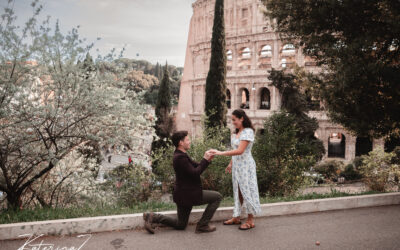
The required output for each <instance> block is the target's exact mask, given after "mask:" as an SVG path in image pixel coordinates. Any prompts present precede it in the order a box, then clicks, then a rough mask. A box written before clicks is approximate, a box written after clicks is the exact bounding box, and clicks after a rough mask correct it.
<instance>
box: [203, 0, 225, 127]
mask: <svg viewBox="0 0 400 250" xmlns="http://www.w3.org/2000/svg"><path fill="white" fill-rule="evenodd" d="M205 92H206V97H205V114H206V116H207V117H209V119H208V123H207V124H206V127H224V126H226V112H227V105H226V52H225V20H224V1H223V0H216V1H215V10H214V26H213V33H212V38H211V59H210V69H209V71H208V75H207V79H206V91H205Z"/></svg>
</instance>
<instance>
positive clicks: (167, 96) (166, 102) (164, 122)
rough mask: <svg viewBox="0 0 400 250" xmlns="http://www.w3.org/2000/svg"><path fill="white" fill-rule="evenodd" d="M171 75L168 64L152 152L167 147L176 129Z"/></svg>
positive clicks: (162, 85) (159, 95) (161, 91)
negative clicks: (172, 111) (172, 112)
mask: <svg viewBox="0 0 400 250" xmlns="http://www.w3.org/2000/svg"><path fill="white" fill-rule="evenodd" d="M170 85H171V82H170V77H169V72H168V67H167V65H166V66H165V68H164V76H163V79H162V81H161V85H160V89H159V92H158V98H157V104H156V109H155V113H156V117H157V121H156V124H155V126H154V128H155V132H156V135H157V137H154V140H153V143H152V145H151V150H152V152H155V151H156V150H157V149H159V148H163V147H167V146H168V145H169V144H170V141H169V140H168V139H169V138H170V137H171V135H172V131H173V130H174V119H173V115H172V114H171V108H172V103H171V90H170ZM157 166H158V161H157V160H155V161H153V164H152V167H153V170H156V169H157Z"/></svg>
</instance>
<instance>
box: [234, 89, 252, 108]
mask: <svg viewBox="0 0 400 250" xmlns="http://www.w3.org/2000/svg"><path fill="white" fill-rule="evenodd" d="M236 100H237V105H236V106H237V107H239V108H241V109H249V108H250V92H249V90H248V89H247V88H240V89H239V91H238V93H237V97H236Z"/></svg>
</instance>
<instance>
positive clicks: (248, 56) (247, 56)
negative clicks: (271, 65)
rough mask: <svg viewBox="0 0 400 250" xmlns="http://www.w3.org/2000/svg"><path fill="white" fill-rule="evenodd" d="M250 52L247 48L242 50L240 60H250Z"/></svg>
mask: <svg viewBox="0 0 400 250" xmlns="http://www.w3.org/2000/svg"><path fill="white" fill-rule="evenodd" d="M250 56H251V50H250V49H249V48H244V49H243V51H242V58H250Z"/></svg>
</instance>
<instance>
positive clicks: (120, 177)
mask: <svg viewBox="0 0 400 250" xmlns="http://www.w3.org/2000/svg"><path fill="white" fill-rule="evenodd" d="M154 180H155V176H154V174H152V173H151V171H149V170H148V169H146V168H145V167H143V166H141V165H140V164H137V165H135V166H132V165H120V166H118V167H116V168H114V169H113V170H111V171H110V172H109V173H108V175H107V179H106V182H105V183H104V184H103V186H105V187H106V188H107V189H108V190H110V191H111V192H114V193H115V194H116V199H117V201H118V203H119V204H121V205H123V206H132V205H134V204H137V203H139V202H145V201H148V199H149V198H150V197H151V195H152V192H153V190H154V184H155V183H154Z"/></svg>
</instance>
